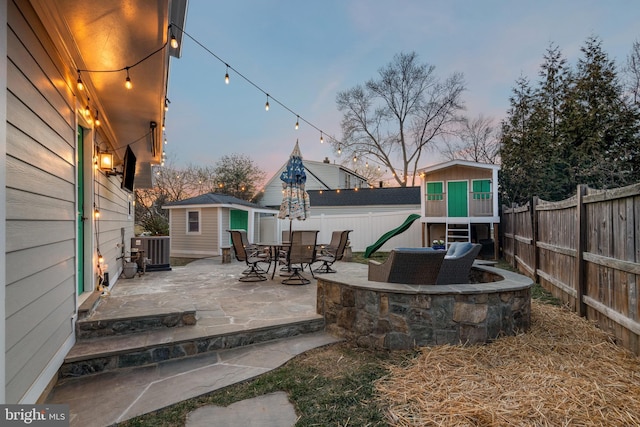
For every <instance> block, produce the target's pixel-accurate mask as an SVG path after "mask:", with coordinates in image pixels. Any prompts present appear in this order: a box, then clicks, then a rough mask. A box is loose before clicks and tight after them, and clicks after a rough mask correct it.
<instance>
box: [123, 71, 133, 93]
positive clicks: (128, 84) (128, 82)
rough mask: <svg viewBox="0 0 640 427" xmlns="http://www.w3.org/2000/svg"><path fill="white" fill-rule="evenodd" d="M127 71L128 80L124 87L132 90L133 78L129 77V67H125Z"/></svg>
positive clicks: (125, 80)
mask: <svg viewBox="0 0 640 427" xmlns="http://www.w3.org/2000/svg"><path fill="white" fill-rule="evenodd" d="M125 70H126V71H127V78H126V79H124V87H126V88H127V89H131V88H132V87H133V83H131V77H129V67H125Z"/></svg>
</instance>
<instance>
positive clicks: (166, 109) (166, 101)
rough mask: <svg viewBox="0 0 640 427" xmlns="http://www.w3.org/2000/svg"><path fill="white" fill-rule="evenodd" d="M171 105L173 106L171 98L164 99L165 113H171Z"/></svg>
mask: <svg viewBox="0 0 640 427" xmlns="http://www.w3.org/2000/svg"><path fill="white" fill-rule="evenodd" d="M169 104H171V101H169V98H165V99H164V111H169Z"/></svg>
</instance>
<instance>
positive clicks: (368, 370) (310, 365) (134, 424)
mask: <svg viewBox="0 0 640 427" xmlns="http://www.w3.org/2000/svg"><path fill="white" fill-rule="evenodd" d="M352 256H353V258H352V261H353V262H360V263H367V261H368V260H367V259H365V258H364V256H363V253H353V255H352ZM387 256H388V253H384V252H382V253H375V254H374V255H373V257H372V258H371V259H376V260H378V261H383V260H384V259H386V257H387ZM172 263H173V260H172ZM498 266H499V267H501V268H505V269H509V270H511V267H510V266H509V265H508V264H506V263H499V265H498ZM532 296H533V298H536V299H539V300H541V301H543V302H545V303H553V304H558V301H557V300H556V299H554V298H553V297H552V296H551V295H550V294H549V293H548V292H547V291H545V290H544V289H543V288H542V287H540V286H539V285H536V288H535V289H534V291H533V294H532ZM417 352H418V350H415V351H414V350H411V351H394V352H390V351H380V350H377V351H373V350H370V349H363V348H357V347H355V346H353V345H352V344H350V343H346V342H343V343H339V344H334V345H330V346H326V347H321V348H317V349H314V350H311V351H308V352H306V353H304V354H301V355H299V356H297V357H295V358H293V359H292V360H290V361H289V362H287V363H286V364H285V365H283V366H281V367H280V368H278V369H275V370H273V371H271V372H268V373H265V374H263V375H261V376H259V377H257V378H255V379H253V380H249V381H246V382H243V383H239V384H235V385H232V386H229V387H226V388H224V389H221V390H218V391H215V392H212V393H209V394H206V395H203V396H200V397H197V398H193V399H188V400H185V401H182V402H180V403H177V404H175V405H172V406H170V407H167V408H164V409H161V410H159V411H155V412H152V413H149V414H145V415H142V416H139V417H136V418H133V419H131V420H128V421H125V422H123V423H120V424H118V426H121V427H182V426H184V424H185V420H186V417H187V414H188V413H189V412H191V411H193V410H195V409H197V408H199V407H201V406H205V405H217V406H228V405H230V404H232V403H234V402H237V401H240V400H244V399H249V398H252V397H257V396H261V395H265V394H268V393H272V392H275V391H285V392H286V393H287V394H288V395H289V400H290V401H291V402H292V403H293V405H294V406H295V408H296V412H297V413H298V414H299V420H298V422H297V423H296V426H338V427H340V426H347V425H348V426H387V425H388V422H387V418H386V413H387V409H386V408H385V407H384V406H383V403H382V401H381V400H380V399H379V397H378V396H376V392H375V389H374V383H375V382H376V380H379V379H381V378H383V377H385V376H387V375H388V374H389V367H390V366H406V364H407V363H410V361H411V360H414V359H415V357H416V354H417Z"/></svg>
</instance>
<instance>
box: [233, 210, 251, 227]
mask: <svg viewBox="0 0 640 427" xmlns="http://www.w3.org/2000/svg"><path fill="white" fill-rule="evenodd" d="M229 222H230V223H231V224H229V225H230V226H231V229H232V230H245V231H249V212H247V211H240V210H234V209H231V211H230V212H229Z"/></svg>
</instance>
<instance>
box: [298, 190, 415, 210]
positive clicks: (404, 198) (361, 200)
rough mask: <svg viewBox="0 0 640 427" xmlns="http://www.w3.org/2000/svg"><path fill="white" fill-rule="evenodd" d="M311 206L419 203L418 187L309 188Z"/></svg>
mask: <svg viewBox="0 0 640 427" xmlns="http://www.w3.org/2000/svg"><path fill="white" fill-rule="evenodd" d="M308 193H309V199H310V200H311V206H312V207H313V206H371V205H419V204H420V187H384V188H359V189H357V190H356V189H349V190H340V191H339V192H338V191H334V190H331V191H321V190H309V191H308Z"/></svg>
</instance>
